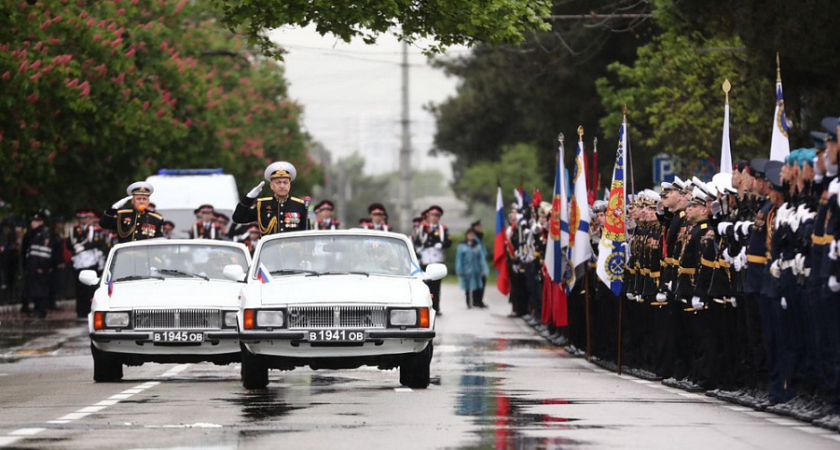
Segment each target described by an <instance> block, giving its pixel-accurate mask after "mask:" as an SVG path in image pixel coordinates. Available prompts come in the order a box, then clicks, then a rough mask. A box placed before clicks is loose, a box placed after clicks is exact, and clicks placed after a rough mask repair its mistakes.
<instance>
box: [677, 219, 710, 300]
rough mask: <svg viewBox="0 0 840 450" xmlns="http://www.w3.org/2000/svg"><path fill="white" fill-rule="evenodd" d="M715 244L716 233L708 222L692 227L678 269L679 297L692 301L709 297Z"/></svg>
mask: <svg viewBox="0 0 840 450" xmlns="http://www.w3.org/2000/svg"><path fill="white" fill-rule="evenodd" d="M714 243H715V232H714V229H713V228H712V227H711V226H710V225H709V223H708V222H706V221H704V222H699V223H697V224H694V225H693V226H691V228H690V229H689V231H688V234H687V238H686V240H685V244H684V247H683V249H682V255H681V256H680V262H679V268H678V269H677V288H676V294H677V297H679V298H682V299H686V300H690V299H691V297H694V296H698V297H700V298H701V299H705V298H707V297H708V296H709V294H708V292H707V289H708V287H709V282H710V281H711V279H712V269H714V259H715V245H714ZM704 301H705V300H704Z"/></svg>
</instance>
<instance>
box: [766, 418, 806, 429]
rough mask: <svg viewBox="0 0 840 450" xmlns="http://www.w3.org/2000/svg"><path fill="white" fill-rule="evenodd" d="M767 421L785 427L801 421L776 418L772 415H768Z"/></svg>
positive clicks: (798, 423)
mask: <svg viewBox="0 0 840 450" xmlns="http://www.w3.org/2000/svg"><path fill="white" fill-rule="evenodd" d="M767 421H768V422H773V423H775V424H776V425H783V426H786V427H792V426H796V425H800V424H801V423H802V422H798V421H796V420H790V419H776V418H774V417H768V418H767Z"/></svg>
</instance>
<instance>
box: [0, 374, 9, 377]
mask: <svg viewBox="0 0 840 450" xmlns="http://www.w3.org/2000/svg"><path fill="white" fill-rule="evenodd" d="M8 376H9V374H8V373H0V377H8Z"/></svg>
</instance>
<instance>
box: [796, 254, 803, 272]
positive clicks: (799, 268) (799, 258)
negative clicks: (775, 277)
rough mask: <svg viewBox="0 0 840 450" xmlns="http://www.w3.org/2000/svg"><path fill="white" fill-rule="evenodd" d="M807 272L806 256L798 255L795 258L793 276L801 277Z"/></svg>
mask: <svg viewBox="0 0 840 450" xmlns="http://www.w3.org/2000/svg"><path fill="white" fill-rule="evenodd" d="M803 272H805V255H802V254H797V255H796V256H794V257H793V274H794V275H799V274H801V273H803Z"/></svg>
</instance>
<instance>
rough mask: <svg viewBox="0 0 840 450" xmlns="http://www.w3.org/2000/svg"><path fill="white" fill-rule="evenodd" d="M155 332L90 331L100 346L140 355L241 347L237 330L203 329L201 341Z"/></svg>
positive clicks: (211, 351) (201, 352)
mask: <svg viewBox="0 0 840 450" xmlns="http://www.w3.org/2000/svg"><path fill="white" fill-rule="evenodd" d="M161 331H163V330H161ZM152 333H153V332H151V331H120V332H115V331H93V332H91V333H90V339H91V341H92V342H93V343H94V345H96V348H98V349H100V350H103V351H107V352H114V353H131V354H138V355H155V354H196V355H219V354H226V353H238V352H239V351H240V347H239V334H238V333H237V332H236V330H208V331H203V333H204V339H203V340H202V341H201V342H189V343H162V342H155V341H154V339H153V334H152Z"/></svg>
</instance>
